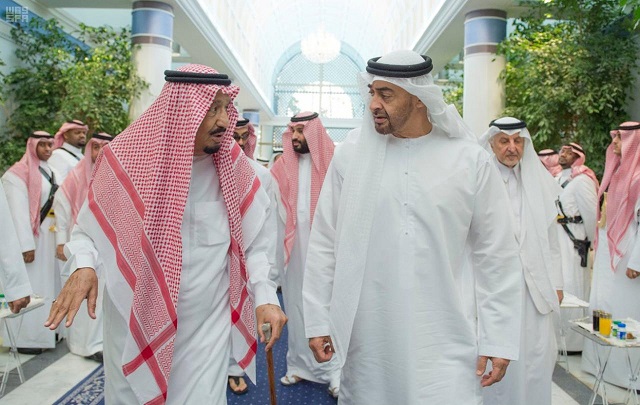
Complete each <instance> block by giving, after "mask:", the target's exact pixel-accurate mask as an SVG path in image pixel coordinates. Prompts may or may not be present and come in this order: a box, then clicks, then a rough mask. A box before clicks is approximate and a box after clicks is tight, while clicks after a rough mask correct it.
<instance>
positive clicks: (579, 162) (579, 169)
mask: <svg viewBox="0 0 640 405" xmlns="http://www.w3.org/2000/svg"><path fill="white" fill-rule="evenodd" d="M563 147H568V148H571V151H572V152H573V153H575V154H576V155H578V158H577V159H576V160H575V161H574V162H573V164H572V165H571V178H572V179H573V178H575V177H577V176H579V175H581V174H586V175H587V176H589V178H590V179H591V180H593V182H594V183H595V185H596V189H597V188H598V187H599V186H600V183H599V182H598V177H597V176H596V174H595V173H594V172H593V170H591V169H590V168H589V167H587V166H585V165H584V162H585V160H586V159H587V155H586V154H585V153H584V149H582V146H580V145H579V144H577V143H575V142H571V143H569V144H568V145H564V146H563Z"/></svg>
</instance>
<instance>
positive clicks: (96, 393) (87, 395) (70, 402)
mask: <svg viewBox="0 0 640 405" xmlns="http://www.w3.org/2000/svg"><path fill="white" fill-rule="evenodd" d="M103 391H104V367H103V366H102V365H100V366H98V367H97V368H96V369H95V370H94V371H92V372H91V374H89V375H88V376H86V377H85V378H84V380H82V381H80V382H79V383H78V384H76V386H75V387H73V388H71V389H70V390H69V391H68V392H67V393H66V394H64V395H63V396H62V398H60V399H59V400H57V401H56V402H54V404H53V405H76V404H77V405H104V393H103Z"/></svg>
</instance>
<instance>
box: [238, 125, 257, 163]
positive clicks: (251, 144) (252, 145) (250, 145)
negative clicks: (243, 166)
mask: <svg viewBox="0 0 640 405" xmlns="http://www.w3.org/2000/svg"><path fill="white" fill-rule="evenodd" d="M240 128H244V127H240ZM246 128H248V130H249V132H248V134H249V135H248V137H247V142H246V143H245V144H244V154H245V155H247V157H248V158H249V159H251V160H255V158H254V157H253V154H254V152H255V151H256V145H257V143H258V137H257V136H256V129H255V128H254V127H253V125H252V124H251V123H248V124H247V125H246Z"/></svg>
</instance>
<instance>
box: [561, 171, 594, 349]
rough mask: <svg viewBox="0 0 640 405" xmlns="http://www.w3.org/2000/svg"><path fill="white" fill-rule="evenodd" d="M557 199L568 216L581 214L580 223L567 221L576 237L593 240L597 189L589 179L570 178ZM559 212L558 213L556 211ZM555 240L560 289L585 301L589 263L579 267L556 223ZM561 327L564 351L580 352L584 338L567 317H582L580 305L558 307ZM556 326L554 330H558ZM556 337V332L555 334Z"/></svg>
mask: <svg viewBox="0 0 640 405" xmlns="http://www.w3.org/2000/svg"><path fill="white" fill-rule="evenodd" d="M560 202H561V203H562V209H563V211H564V214H565V215H566V216H568V217H576V216H581V217H582V223H580V224H573V223H569V224H567V228H569V230H570V231H571V233H572V234H573V236H574V237H575V238H576V239H580V240H584V239H585V238H587V239H589V241H591V244H592V246H593V240H594V236H595V231H596V208H597V204H598V190H597V189H596V185H595V183H594V182H593V180H592V179H591V178H590V177H589V176H587V175H585V174H581V175H579V176H577V177H576V178H574V179H572V180H571V181H570V182H569V183H567V185H566V186H565V187H564V189H563V190H562V193H561V194H560ZM558 213H559V214H560V212H558ZM557 229H558V242H559V244H560V251H561V252H562V278H563V279H564V291H565V292H568V293H571V294H573V295H575V296H576V297H578V298H580V299H582V300H585V301H588V300H589V286H590V285H591V271H590V268H589V266H587V267H582V266H580V256H579V255H578V251H577V250H576V249H575V248H574V247H573V242H572V241H571V239H570V238H569V235H567V232H566V231H565V230H564V228H563V227H562V225H560V224H558V226H557ZM561 311H562V322H563V325H562V327H563V328H564V330H565V341H566V344H567V350H568V351H581V350H582V344H583V340H584V338H583V337H582V336H581V335H579V334H577V333H575V332H572V331H571V328H570V326H569V323H568V322H569V320H571V319H577V318H582V317H583V316H584V312H583V310H582V309H580V308H562V309H561ZM559 331H560V330H559V329H558V333H559ZM557 337H558V338H559V335H558V336H557Z"/></svg>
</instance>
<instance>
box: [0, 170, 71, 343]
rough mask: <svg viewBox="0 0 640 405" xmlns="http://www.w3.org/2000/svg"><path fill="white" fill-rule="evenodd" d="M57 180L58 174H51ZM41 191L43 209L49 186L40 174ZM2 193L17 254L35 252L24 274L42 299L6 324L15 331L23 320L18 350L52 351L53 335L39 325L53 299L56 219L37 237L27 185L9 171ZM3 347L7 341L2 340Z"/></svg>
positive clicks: (44, 224)
mask: <svg viewBox="0 0 640 405" xmlns="http://www.w3.org/2000/svg"><path fill="white" fill-rule="evenodd" d="M40 167H42V168H43V169H44V170H45V171H46V172H47V173H48V174H51V173H52V171H51V168H50V167H49V166H48V165H47V163H46V162H44V161H40ZM53 173H54V175H55V178H56V180H57V178H58V175H57V173H56V172H53ZM41 176H42V186H41V187H42V189H41V194H40V205H39V206H40V207H42V206H44V204H45V203H46V201H47V198H48V197H49V191H50V190H51V184H50V183H49V181H48V180H47V179H46V178H45V177H44V175H42V174H41ZM2 182H3V185H4V189H5V193H6V195H7V202H8V203H9V209H10V210H11V214H12V216H13V224H14V225H15V229H16V233H17V235H18V241H19V243H20V251H21V252H28V251H30V250H35V259H34V261H33V262H31V263H26V264H25V267H26V269H27V275H28V276H29V282H30V283H31V287H32V288H33V292H34V294H37V295H40V296H42V297H44V298H45V300H44V303H45V305H44V306H43V307H40V308H38V309H35V310H33V311H31V312H29V313H27V314H25V315H24V316H22V319H20V318H16V319H15V320H12V322H11V323H10V324H9V325H10V326H11V327H13V328H14V333H15V331H16V328H17V327H18V326H17V325H18V324H19V322H20V321H22V326H21V328H20V332H19V333H18V334H17V338H16V344H17V347H24V348H40V349H45V348H53V347H55V333H54V332H53V331H51V330H49V329H47V328H45V327H43V326H42V325H44V323H45V321H46V320H47V317H48V316H49V310H50V309H51V302H52V301H53V299H54V298H55V291H54V289H55V278H56V277H55V260H56V259H55V249H56V245H55V234H54V229H55V219H54V218H53V217H51V216H47V217H46V218H45V220H44V221H43V222H42V224H41V225H40V229H39V235H38V236H37V237H36V236H35V235H34V234H33V230H32V229H31V219H30V218H31V217H30V214H29V193H28V190H27V185H26V184H25V183H24V181H22V179H20V178H19V177H18V176H16V175H15V174H13V173H11V172H7V173H5V174H4V176H2ZM4 342H5V344H8V342H9V340H8V339H7V338H6V336H5V339H4Z"/></svg>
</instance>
